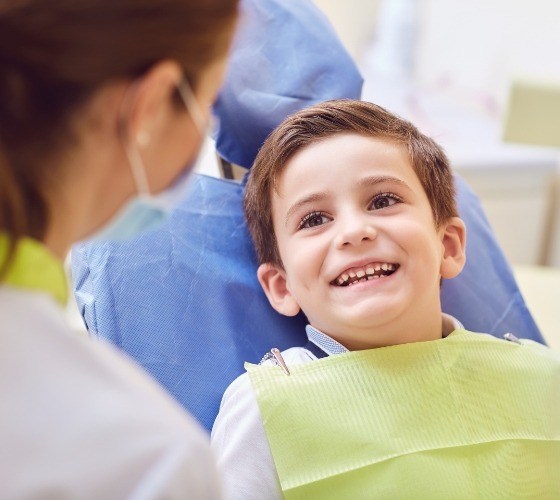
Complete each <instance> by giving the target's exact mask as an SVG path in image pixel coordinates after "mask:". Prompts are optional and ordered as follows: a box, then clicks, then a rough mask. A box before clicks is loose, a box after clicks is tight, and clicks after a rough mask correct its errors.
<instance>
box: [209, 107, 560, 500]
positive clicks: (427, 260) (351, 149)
mask: <svg viewBox="0 0 560 500" xmlns="http://www.w3.org/2000/svg"><path fill="white" fill-rule="evenodd" d="M245 212H246V217H247V221H248V224H249V229H250V231H251V234H252V237H253V240H254V242H255V246H256V250H257V255H258V258H259V263H260V266H259V268H258V272H257V275H258V279H259V282H260V283H261V285H262V287H263V290H264V292H265V294H266V296H267V297H268V300H269V301H270V303H271V305H272V307H273V308H274V309H275V310H276V311H278V312H279V313H281V314H285V315H288V316H293V315H296V314H298V312H299V311H300V310H302V311H303V312H304V314H305V315H306V317H307V319H308V321H309V325H308V327H307V329H306V331H307V334H308V338H309V342H308V344H307V345H306V346H305V347H304V348H292V349H288V350H287V351H285V352H283V353H281V354H280V353H278V352H277V351H275V350H272V351H271V353H272V354H271V355H269V356H268V358H269V360H268V361H266V362H265V363H264V366H260V367H254V366H247V369H248V372H249V373H248V374H244V375H242V376H241V377H239V378H238V379H237V380H236V381H234V382H233V383H232V384H231V386H230V387H229V388H228V390H227V391H226V393H225V395H224V398H223V401H222V405H221V409H220V413H219V415H218V417H217V419H216V422H215V424H214V429H213V431H212V442H213V446H214V449H215V450H216V451H217V454H218V460H219V465H220V468H221V470H222V473H223V476H224V481H225V484H224V486H225V489H226V493H227V497H228V498H240V499H241V498H242V499H252V498H266V499H268V498H280V497H281V496H282V494H283V495H285V496H286V497H289V498H327V497H332V498H372V497H374V496H375V497H396V496H398V497H407V496H413V495H414V496H416V495H418V494H420V495H422V494H427V495H430V496H431V497H432V498H440V497H441V498H443V497H448V496H449V495H452V496H453V497H454V498H458V497H459V498H463V497H464V498H469V497H472V496H477V495H482V496H483V497H489V498H490V497H495V496H496V495H504V496H505V497H509V498H511V497H512V496H515V495H518V494H521V495H522V496H523V495H527V496H534V495H539V494H541V495H542V494H544V495H545V496H546V495H550V496H551V497H552V496H554V495H557V494H559V493H560V482H559V479H558V474H557V473H554V472H553V471H554V470H556V469H557V467H558V466H559V465H560V445H559V443H560V441H559V440H560V418H559V415H558V413H557V412H558V410H557V409H556V408H557V406H554V403H556V402H557V400H558V399H560V397H559V391H558V383H557V382H558V379H559V377H560V375H559V372H560V362H559V360H558V357H557V356H556V355H555V354H554V353H552V352H550V351H549V350H548V349H546V348H544V347H541V346H539V345H538V344H534V343H530V342H526V341H524V342H523V343H520V342H519V341H517V339H515V338H514V340H516V343H508V342H505V341H502V340H498V339H495V338H493V337H489V336H486V335H477V334H471V333H469V332H466V331H465V330H463V329H462V326H461V325H460V323H459V322H458V321H457V320H456V319H454V318H452V317H450V316H447V315H445V314H442V311H441V304H440V295H439V289H440V282H441V279H443V278H446V279H448V278H453V277H455V276H457V275H458V274H459V273H460V272H461V270H462V268H463V266H464V263H465V239H466V232H465V226H464V224H463V222H462V221H461V219H460V218H459V217H458V216H457V208H456V204H455V198H454V186H453V177H452V173H451V170H450V167H449V164H448V161H447V159H446V157H445V155H444V153H443V151H442V150H441V148H440V147H439V146H438V145H437V144H436V143H435V142H434V141H432V140H431V139H429V138H427V137H426V136H424V135H422V134H421V133H420V132H419V131H418V130H417V129H416V128H415V127H414V126H413V125H412V124H410V123H408V122H406V121H404V120H401V119H399V118H398V117H396V116H394V115H392V114H391V113H389V112H387V111H385V110H384V109H382V108H380V107H378V106H375V105H373V104H369V103H365V102H358V101H346V100H342V101H330V102H326V103H323V104H320V105H317V106H314V107H312V108H308V109H306V110H303V111H300V112H298V113H296V114H295V115H293V116H291V117H289V118H288V119H287V120H285V121H284V123H282V124H281V125H280V126H279V127H278V128H277V129H276V130H275V131H274V132H273V133H272V134H271V136H270V137H269V138H268V139H267V140H266V142H265V144H264V145H263V147H262V149H261V151H260V152H259V155H258V156H257V159H256V161H255V164H254V166H253V169H252V171H251V175H250V179H249V182H248V184H247V191H246V196H245ZM263 335H266V332H263ZM517 342H519V343H517ZM520 346H523V347H524V349H519V347H520ZM318 358H323V359H320V360H319V361H315V362H314V363H311V364H308V362H309V361H312V360H317V359H318ZM274 364H277V365H279V367H277V366H274ZM527 375H529V377H527ZM493 379H497V380H498V381H497V382H495V381H494V380H493ZM553 379H554V380H556V383H555V384H554V383H551V382H552V381H553ZM545 382H546V389H545V390H544V391H543V390H542V387H543V383H545ZM487 387H488V389H487ZM537 393H538V394H537ZM551 402H553V404H551ZM528 408H530V409H531V410H528ZM535 429H537V430H535Z"/></svg>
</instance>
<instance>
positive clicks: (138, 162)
mask: <svg viewBox="0 0 560 500" xmlns="http://www.w3.org/2000/svg"><path fill="white" fill-rule="evenodd" d="M137 87H138V82H137V81H135V82H133V83H131V84H130V85H129V87H128V88H127V89H126V92H125V94H124V97H123V100H122V101H121V106H120V110H119V127H118V130H119V135H120V138H121V142H122V145H123V148H124V152H125V154H126V157H127V160H128V165H129V167H130V170H131V172H132V178H133V179H134V184H136V191H137V192H138V196H140V197H149V196H150V186H149V184H148V176H147V174H146V166H145V165H144V160H142V157H141V156H140V151H139V149H138V147H137V146H136V143H135V142H134V141H129V140H128V130H127V125H126V124H127V121H126V119H125V118H126V117H127V116H128V112H129V110H130V99H131V95H132V92H133V91H134V90H135V89H136V88H137Z"/></svg>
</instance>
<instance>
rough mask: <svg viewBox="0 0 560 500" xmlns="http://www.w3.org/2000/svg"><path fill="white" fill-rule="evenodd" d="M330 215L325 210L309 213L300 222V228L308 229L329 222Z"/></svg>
mask: <svg viewBox="0 0 560 500" xmlns="http://www.w3.org/2000/svg"><path fill="white" fill-rule="evenodd" d="M329 221H330V219H329V217H328V216H327V215H326V214H325V213H323V212H312V213H310V214H307V215H306V216H305V217H303V219H301V222H300V223H299V227H298V229H308V228H311V227H316V226H320V225H322V224H326V223H327V222H329Z"/></svg>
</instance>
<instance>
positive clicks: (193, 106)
mask: <svg viewBox="0 0 560 500" xmlns="http://www.w3.org/2000/svg"><path fill="white" fill-rule="evenodd" d="M177 90H178V91H179V94H180V95H181V98H182V99H183V102H184V103H185V107H186V108H187V111H188V112H189V114H190V115H191V118H192V120H193V122H194V125H195V127H196V128H197V129H198V131H199V133H200V136H201V137H202V139H204V137H205V136H206V127H207V125H208V123H207V120H206V119H205V118H204V115H203V113H202V110H201V109H200V104H199V103H198V101H197V100H196V97H195V96H194V93H193V91H192V88H191V86H190V84H189V82H188V81H187V79H186V78H183V79H182V80H181V82H180V83H179V85H177Z"/></svg>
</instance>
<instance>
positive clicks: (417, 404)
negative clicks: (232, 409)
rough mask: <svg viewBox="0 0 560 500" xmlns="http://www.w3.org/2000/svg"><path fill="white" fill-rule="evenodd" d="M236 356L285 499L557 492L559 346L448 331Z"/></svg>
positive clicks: (544, 495) (559, 490) (543, 495)
mask: <svg viewBox="0 0 560 500" xmlns="http://www.w3.org/2000/svg"><path fill="white" fill-rule="evenodd" d="M288 368H289V369H290V375H289V376H288V375H287V374H286V373H285V372H284V371H283V370H282V368H280V367H277V366H268V365H265V366H255V365H251V364H247V365H246V369H247V371H248V373H249V377H250V379H251V383H252V385H253V388H254V389H255V392H256V395H257V400H258V404H259V408H260V412H261V416H262V419H263V423H264V427H265V430H266V434H267V438H268V441H269V443H270V448H271V451H272V455H273V457H274V462H275V465H276V468H277V472H278V476H279V478H280V484H281V487H282V490H283V493H284V495H285V497H286V498H289V499H292V498H305V499H315V498H318V499H329V498H333V499H335V498H336V499H347V498H348V499H358V498H415V499H418V498H431V499H433V498H453V499H456V498H468V499H472V498H488V499H495V498H507V499H511V498H539V499H541V498H551V499H552V498H554V499H558V498H560V355H559V354H558V353H555V352H554V351H552V350H550V349H548V348H546V347H544V346H541V345H540V344H537V343H534V342H532V341H522V344H517V343H513V342H507V341H505V340H498V339H496V338H494V337H491V336H489V335H482V334H473V333H470V332H467V331H465V330H456V331H455V332H453V333H452V334H451V335H449V336H448V337H446V338H445V339H441V340H436V341H431V342H420V343H414V344H404V345H397V346H391V347H385V348H379V349H373V350H368V351H355V352H349V353H346V354H340V355H337V356H331V357H328V358H324V359H321V360H317V361H313V362H311V363H308V364H301V365H289V366H288Z"/></svg>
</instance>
